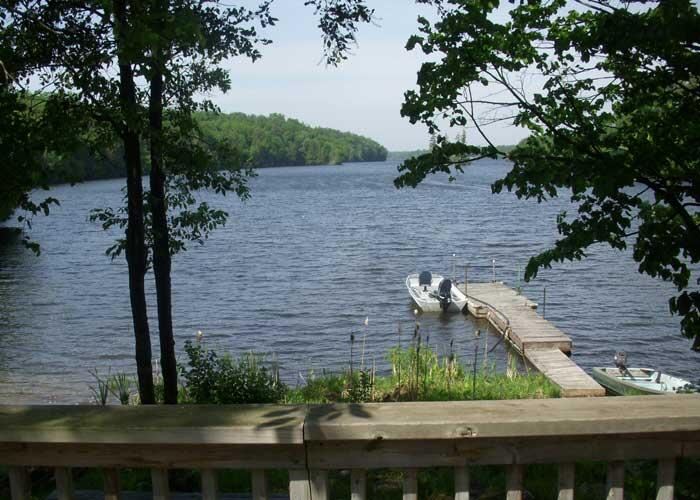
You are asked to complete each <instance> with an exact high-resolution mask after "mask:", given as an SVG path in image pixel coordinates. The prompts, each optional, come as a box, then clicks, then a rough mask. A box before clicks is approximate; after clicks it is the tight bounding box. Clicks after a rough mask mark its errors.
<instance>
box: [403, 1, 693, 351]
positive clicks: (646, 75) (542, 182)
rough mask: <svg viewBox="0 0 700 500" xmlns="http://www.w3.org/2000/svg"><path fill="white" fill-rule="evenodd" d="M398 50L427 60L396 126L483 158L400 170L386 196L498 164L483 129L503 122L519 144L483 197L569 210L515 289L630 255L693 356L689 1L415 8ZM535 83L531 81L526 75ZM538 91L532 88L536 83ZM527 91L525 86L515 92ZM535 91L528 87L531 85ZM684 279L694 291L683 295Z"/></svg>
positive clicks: (434, 161)
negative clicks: (412, 30)
mask: <svg viewBox="0 0 700 500" xmlns="http://www.w3.org/2000/svg"><path fill="white" fill-rule="evenodd" d="M422 3H428V4H432V5H434V6H435V7H436V9H437V18H438V20H437V22H435V23H431V22H430V21H428V20H427V19H424V18H421V19H419V23H420V33H419V34H417V35H415V36H412V37H411V39H410V40H409V42H408V45H407V48H408V49H414V48H416V47H418V48H420V49H421V50H422V51H423V52H424V53H425V54H432V55H433V58H434V56H438V57H439V60H438V61H437V62H426V63H424V64H423V65H422V67H421V69H420V72H419V74H418V90H417V91H409V92H407V93H406V100H405V102H404V105H403V107H402V113H403V115H405V116H407V117H408V118H409V119H410V121H411V122H412V123H415V122H418V121H421V122H423V123H425V124H426V125H427V126H428V128H429V129H430V131H431V132H435V133H440V132H441V129H444V128H445V127H450V126H459V127H464V126H467V125H468V126H470V127H472V128H474V129H475V131H476V133H478V134H479V135H480V136H481V138H482V140H483V141H484V142H485V143H486V144H487V146H484V147H477V146H474V145H471V146H470V145H463V144H459V143H452V142H450V141H449V140H448V139H447V137H446V135H445V134H444V133H440V134H439V136H438V139H437V143H438V147H436V148H435V149H434V150H433V151H432V153H431V154H428V155H422V156H418V157H415V158H412V159H410V160H407V161H406V162H404V163H403V164H402V165H401V166H400V168H399V170H400V173H401V175H400V176H399V177H398V178H397V179H396V180H395V184H396V185H397V186H398V187H403V186H416V185H417V184H418V183H419V182H420V181H421V180H422V179H423V178H424V177H425V176H426V175H428V174H431V173H436V172H443V173H447V174H448V175H450V176H452V175H453V174H454V172H455V170H456V171H461V168H460V165H459V164H460V163H461V162H463V161H464V160H469V161H473V160H475V159H478V158H483V157H504V156H505V154H504V153H503V152H502V151H500V150H499V149H498V148H497V147H496V146H494V143H493V141H492V140H491V137H490V134H489V128H488V125H489V124H490V123H493V122H494V121H503V120H510V121H512V123H513V124H514V125H516V126H520V127H524V128H526V129H527V130H528V131H529V134H530V135H529V138H528V139H527V140H526V141H523V142H522V143H521V144H519V146H518V147H517V148H516V149H515V150H514V151H512V152H511V153H509V154H508V157H509V158H510V159H511V160H512V161H513V168H512V170H511V171H510V172H509V173H508V174H507V175H506V176H505V177H504V178H503V179H500V180H498V181H497V182H495V183H494V184H493V186H492V189H493V191H494V192H496V193H498V192H500V191H502V190H503V189H508V190H513V191H515V193H516V194H517V196H518V197H523V198H534V199H537V200H538V201H544V200H547V199H549V198H551V197H555V196H558V195H561V194H563V195H565V196H569V197H570V199H571V201H572V202H573V206H574V207H575V210H576V213H575V214H568V213H562V214H560V215H559V217H558V218H557V227H558V229H559V233H560V235H561V238H560V239H559V240H558V241H557V242H556V243H555V244H554V247H553V248H551V249H549V250H546V251H544V252H542V253H541V254H539V255H537V256H535V257H533V258H532V259H530V261H529V263H528V266H527V270H526V279H529V278H532V277H534V276H535V275H536V274H537V271H538V269H540V268H542V267H549V266H550V265H551V264H552V263H553V262H559V261H563V260H572V259H581V258H583V257H585V256H586V250H587V248H588V247H590V246H591V245H594V244H597V243H604V244H608V245H610V246H611V247H613V248H616V249H624V248H626V247H627V245H628V244H630V243H631V244H632V245H633V247H634V251H633V257H634V259H635V260H636V261H637V262H638V263H639V271H640V272H642V273H646V274H649V275H651V276H659V277H661V278H662V279H664V280H667V281H670V282H672V283H673V284H674V285H675V286H676V287H677V289H678V292H679V294H678V295H677V296H676V297H672V298H671V299H670V309H671V311H672V312H673V313H677V314H679V315H681V316H682V317H683V319H682V322H681V324H682V332H683V334H684V335H685V336H687V337H688V338H690V339H693V344H692V345H693V349H694V350H697V351H700V291H699V290H698V285H699V284H700V281H699V280H698V278H697V271H696V270H697V266H696V264H697V263H698V262H700V215H699V214H698V207H700V174H699V173H700V159H699V158H700V157H699V155H698V154H697V153H698V151H700V122H699V120H700V14H699V13H698V9H697V6H696V5H694V4H693V2H691V1H689V0H668V1H630V2H615V1H608V0H585V1H584V0H578V1H575V2H573V3H572V2H568V1H566V0H547V1H545V0H531V1H528V2H525V3H523V2H521V3H520V4H519V5H516V6H510V5H506V6H505V7H502V6H501V5H500V2H498V1H493V0H474V1H470V2H464V1H460V0H444V1H443V0H423V1H422ZM534 74H536V75H539V76H538V77H537V78H534V79H533V75H534ZM538 81H539V82H541V85H538V86H535V83H536V82H538ZM528 82H530V83H528ZM533 82H535V83H533ZM691 278H692V279H693V280H692V281H691Z"/></svg>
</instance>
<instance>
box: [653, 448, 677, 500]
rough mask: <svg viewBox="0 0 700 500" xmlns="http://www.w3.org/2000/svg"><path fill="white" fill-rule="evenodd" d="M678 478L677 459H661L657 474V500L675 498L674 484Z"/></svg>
mask: <svg viewBox="0 0 700 500" xmlns="http://www.w3.org/2000/svg"><path fill="white" fill-rule="evenodd" d="M675 479H676V459H675V458H661V459H659V465H658V470H657V474H656V500H673V485H674V482H675Z"/></svg>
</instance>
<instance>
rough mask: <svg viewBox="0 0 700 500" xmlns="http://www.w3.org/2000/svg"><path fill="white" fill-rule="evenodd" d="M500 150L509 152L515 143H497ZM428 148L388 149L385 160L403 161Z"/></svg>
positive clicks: (421, 153) (418, 154)
mask: <svg viewBox="0 0 700 500" xmlns="http://www.w3.org/2000/svg"><path fill="white" fill-rule="evenodd" d="M496 147H497V148H498V149H499V150H500V151H503V152H504V153H506V154H507V153H510V152H511V151H513V149H515V147H516V145H515V144H512V145H499V146H496ZM428 151H429V150H428V149H416V150H414V151H389V153H388V154H387V157H386V160H387V161H405V160H407V159H409V158H412V157H414V156H420V155H423V154H425V153H427V152H428Z"/></svg>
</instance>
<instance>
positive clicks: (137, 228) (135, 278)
mask: <svg viewBox="0 0 700 500" xmlns="http://www.w3.org/2000/svg"><path fill="white" fill-rule="evenodd" d="M114 14H115V31H116V33H115V34H116V37H115V38H116V41H117V51H118V63H119V100H120V107H121V111H122V114H123V115H124V125H123V129H122V130H121V136H122V139H123V141H124V160H125V162H126V186H127V198H128V210H129V224H128V226H127V230H126V261H127V263H128V266H129V295H130V298H131V316H132V319H133V323H134V337H135V340H136V369H137V373H138V380H139V397H140V399H141V403H142V404H153V403H155V396H154V390H153V371H152V367H151V337H150V332H149V329H148V314H147V308H146V293H145V290H144V278H145V275H146V257H147V256H146V243H145V237H144V217H143V184H142V180H141V176H142V168H141V144H140V139H139V134H138V130H137V128H136V127H135V125H134V121H135V120H136V116H135V115H136V112H137V102H136V86H135V84H134V72H133V68H132V66H131V62H130V61H129V59H128V57H126V56H125V48H124V44H125V42H126V39H127V36H128V35H127V33H128V30H127V11H126V0H114Z"/></svg>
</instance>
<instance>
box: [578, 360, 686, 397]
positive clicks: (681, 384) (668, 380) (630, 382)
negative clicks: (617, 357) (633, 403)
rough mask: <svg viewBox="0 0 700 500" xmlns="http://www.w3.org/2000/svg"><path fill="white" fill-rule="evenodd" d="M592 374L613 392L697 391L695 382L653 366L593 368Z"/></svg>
mask: <svg viewBox="0 0 700 500" xmlns="http://www.w3.org/2000/svg"><path fill="white" fill-rule="evenodd" d="M591 376H592V377H593V378H594V379H595V380H596V381H597V382H598V383H599V384H600V385H602V386H603V387H605V388H606V389H607V390H608V391H609V392H611V393H612V394H616V395H618V396H633V395H637V396H638V395H645V394H677V393H679V392H697V391H698V386H696V385H695V384H693V383H691V382H689V381H687V380H685V379H682V378H679V377H674V376H672V375H668V374H666V373H661V372H660V371H658V370H653V369H651V368H627V367H622V368H619V367H614V368H602V367H598V368H593V372H592V373H591Z"/></svg>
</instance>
